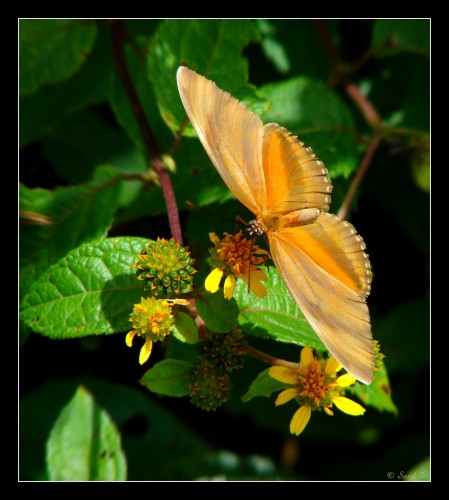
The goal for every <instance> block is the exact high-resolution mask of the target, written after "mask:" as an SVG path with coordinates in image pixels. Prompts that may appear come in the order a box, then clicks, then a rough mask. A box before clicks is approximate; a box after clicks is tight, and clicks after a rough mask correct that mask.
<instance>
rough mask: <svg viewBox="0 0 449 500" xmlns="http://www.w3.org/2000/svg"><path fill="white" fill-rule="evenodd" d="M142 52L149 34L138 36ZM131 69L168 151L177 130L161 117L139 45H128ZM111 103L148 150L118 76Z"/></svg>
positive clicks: (156, 132) (145, 109)
mask: <svg viewBox="0 0 449 500" xmlns="http://www.w3.org/2000/svg"><path fill="white" fill-rule="evenodd" d="M136 42H137V44H138V46H139V48H140V51H141V54H146V53H147V52H148V44H149V38H148V37H147V36H146V37H140V38H138V39H137V40H136ZM125 50H126V62H127V66H128V71H129V73H130V76H131V79H132V81H133V84H134V88H135V90H136V92H137V95H138V97H139V101H140V104H141V106H142V109H143V112H144V114H145V116H146V118H147V120H148V122H149V124H150V126H151V128H152V130H153V133H154V135H155V137H156V140H157V142H158V145H159V147H160V149H161V150H162V151H167V150H168V148H169V146H170V144H171V142H172V141H173V134H172V132H171V131H170V129H169V128H168V127H167V126H166V124H165V123H164V121H163V120H162V118H161V115H160V113H159V109H158V107H157V102H156V97H155V95H154V90H153V87H152V85H151V83H150V79H149V76H148V74H147V72H146V71H144V70H143V69H142V56H141V54H139V53H136V50H135V47H125ZM109 103H110V105H111V108H112V110H113V112H114V114H115V118H116V119H117V121H118V122H119V123H120V125H121V126H122V128H123V130H124V132H125V133H126V134H127V135H128V137H129V138H130V139H131V140H132V141H133V143H134V144H135V145H136V146H137V147H138V148H139V149H140V151H142V153H144V154H148V152H147V146H146V144H145V141H144V139H143V136H142V131H141V129H140V127H139V124H138V123H137V121H136V117H135V115H134V112H133V109H132V108H131V104H130V102H129V97H128V94H127V93H126V92H125V89H124V87H123V84H122V82H121V81H120V79H118V78H116V79H115V80H114V81H113V85H112V91H111V93H110V96H109Z"/></svg>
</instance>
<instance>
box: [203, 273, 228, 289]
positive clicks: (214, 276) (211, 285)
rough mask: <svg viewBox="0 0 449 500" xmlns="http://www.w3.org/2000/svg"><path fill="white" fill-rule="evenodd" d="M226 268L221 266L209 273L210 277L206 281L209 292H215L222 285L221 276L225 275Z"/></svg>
mask: <svg viewBox="0 0 449 500" xmlns="http://www.w3.org/2000/svg"><path fill="white" fill-rule="evenodd" d="M223 272H224V270H223V269H221V268H216V269H213V270H212V272H211V273H209V275H208V277H207V278H206V281H205V283H204V284H205V287H206V290H207V291H208V292H211V293H215V292H216V291H217V290H218V287H219V285H220V281H221V278H222V276H223Z"/></svg>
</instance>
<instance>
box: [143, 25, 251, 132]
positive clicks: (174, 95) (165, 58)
mask: <svg viewBox="0 0 449 500" xmlns="http://www.w3.org/2000/svg"><path fill="white" fill-rule="evenodd" d="M258 36H259V34H258V29H257V26H256V24H255V23H254V21H252V20H242V19H232V20H231V19H227V20H220V19H184V20H182V19H179V20H178V19H170V20H167V21H165V22H163V23H161V24H160V25H159V26H158V29H157V30H156V33H155V35H154V38H153V40H152V42H151V45H150V50H149V53H148V71H149V75H150V78H151V80H152V81H153V85H154V91H155V93H156V97H157V101H158V106H159V109H160V112H161V115H162V117H163V119H164V121H165V122H166V123H167V125H168V126H169V127H170V128H171V129H172V130H173V131H177V130H178V129H179V127H180V125H181V123H183V121H184V120H185V118H186V114H185V111H184V108H183V106H182V103H181V99H180V98H179V92H178V88H177V85H176V71H177V69H178V67H179V66H181V65H186V66H188V67H189V68H191V69H194V70H195V71H197V72H199V73H201V74H202V75H204V76H206V77H207V78H210V79H211V80H213V81H215V82H216V83H217V85H218V86H220V88H224V89H225V90H227V91H229V92H231V93H233V94H235V93H238V91H239V90H240V91H242V89H243V86H244V84H245V83H246V81H247V79H248V63H247V61H246V60H245V59H244V58H243V57H242V56H241V52H242V50H243V48H244V47H245V46H246V45H247V44H248V43H249V42H250V41H251V40H254V39H256V38H257V37H258ZM247 93H248V92H247ZM236 97H237V96H236ZM189 130H190V132H189V135H193V131H192V129H191V128H190V127H189Z"/></svg>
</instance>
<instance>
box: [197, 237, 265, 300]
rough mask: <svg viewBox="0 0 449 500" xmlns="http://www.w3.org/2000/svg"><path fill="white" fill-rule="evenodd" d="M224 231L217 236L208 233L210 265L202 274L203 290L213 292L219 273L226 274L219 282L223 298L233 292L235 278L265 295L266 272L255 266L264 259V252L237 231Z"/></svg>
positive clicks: (230, 295)
mask: <svg viewBox="0 0 449 500" xmlns="http://www.w3.org/2000/svg"><path fill="white" fill-rule="evenodd" d="M224 235H225V236H224V238H223V239H222V240H220V239H219V238H218V236H217V235H216V234H215V233H209V238H210V240H211V241H212V243H213V244H214V248H212V249H210V250H209V251H210V254H211V259H210V261H211V262H210V263H211V265H212V266H213V267H214V269H213V270H212V271H211V272H210V274H209V275H208V276H207V278H206V282H205V287H206V290H208V291H209V292H212V293H215V292H216V291H217V290H218V288H219V287H220V282H221V280H222V278H223V276H226V278H225V281H224V285H223V291H224V296H225V298H226V299H231V298H232V296H233V295H234V291H235V283H236V281H235V279H236V278H240V279H242V280H243V281H244V282H245V283H247V284H248V285H249V287H250V289H251V290H252V291H253V292H254V293H255V294H256V295H258V296H259V297H265V295H266V293H267V290H266V288H265V287H264V285H263V284H262V281H267V276H266V274H265V273H264V272H263V271H262V269H260V268H259V267H257V266H259V265H260V264H263V263H264V262H265V260H266V257H267V255H268V252H267V251H266V250H262V249H261V248H259V247H258V246H257V245H255V244H254V243H253V241H252V240H248V239H246V238H245V237H244V236H243V234H242V232H241V231H239V232H238V233H237V234H228V233H224Z"/></svg>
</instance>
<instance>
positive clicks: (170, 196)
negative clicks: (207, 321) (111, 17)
mask: <svg viewBox="0 0 449 500" xmlns="http://www.w3.org/2000/svg"><path fill="white" fill-rule="evenodd" d="M111 34H112V46H113V50H114V59H115V63H116V66H117V71H118V74H119V77H120V81H121V82H122V85H123V87H124V89H125V92H126V95H127V96H128V100H129V102H130V104H131V109H132V111H133V113H134V117H135V118H136V121H137V123H138V125H139V128H140V131H141V133H142V136H143V139H144V142H145V145H146V147H147V148H148V151H149V152H150V155H151V157H152V163H153V165H154V168H155V170H156V172H157V174H158V176H159V180H160V182H161V187H162V191H163V193H164V198H165V203H166V205H167V213H168V219H169V223H170V228H171V232H172V235H173V237H174V239H175V240H176V241H177V242H179V243H181V244H182V233H181V224H180V222H179V212H178V207H177V204H176V198H175V193H174V191H173V186H172V183H171V180H170V177H169V175H168V173H167V171H166V170H165V169H164V164H163V161H162V154H161V150H160V148H159V144H158V143H157V140H156V137H155V136H154V134H153V131H152V129H151V127H150V124H149V123H148V120H147V118H146V116H145V113H144V111H143V106H142V104H141V102H140V99H139V96H138V95H137V92H136V89H135V87H134V84H133V81H132V78H131V75H130V73H129V70H128V65H127V63H126V55H125V50H124V43H125V36H126V32H125V23H124V21H121V20H117V21H113V22H112V23H111Z"/></svg>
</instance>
